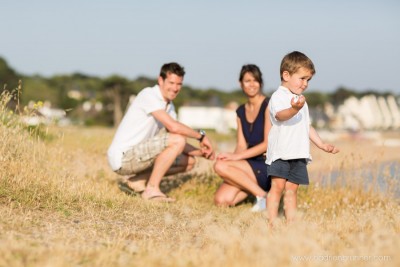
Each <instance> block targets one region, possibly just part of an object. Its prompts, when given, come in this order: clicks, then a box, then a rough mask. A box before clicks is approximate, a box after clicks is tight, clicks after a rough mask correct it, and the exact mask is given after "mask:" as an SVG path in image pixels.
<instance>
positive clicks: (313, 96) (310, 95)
mask: <svg viewBox="0 0 400 267" xmlns="http://www.w3.org/2000/svg"><path fill="white" fill-rule="evenodd" d="M304 96H305V97H306V99H307V104H308V105H309V106H310V107H312V108H315V107H321V106H323V105H324V103H325V102H327V101H329V95H328V94H327V93H321V92H306V93H304Z"/></svg>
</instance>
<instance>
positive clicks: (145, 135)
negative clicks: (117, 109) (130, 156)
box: [107, 85, 177, 171]
mask: <svg viewBox="0 0 400 267" xmlns="http://www.w3.org/2000/svg"><path fill="white" fill-rule="evenodd" d="M161 109H164V110H165V109H166V112H167V113H168V114H169V115H170V116H171V117H172V118H174V119H176V117H177V116H176V112H175V107H174V105H173V103H172V102H170V104H169V105H167V102H166V101H165V100H164V98H163V96H162V94H161V91H160V87H159V86H158V85H155V86H153V87H147V88H144V89H143V90H142V91H141V92H140V93H139V94H138V95H137V96H136V98H135V100H134V101H133V103H132V104H131V105H130V106H129V108H128V110H127V112H126V114H125V115H124V117H123V119H122V121H121V123H120V125H119V126H118V129H117V131H116V133H115V136H114V139H113V141H112V143H111V145H110V147H109V149H108V151H107V157H108V162H109V164H110V166H111V168H112V169H113V170H114V171H115V170H118V169H120V168H121V165H122V155H123V153H124V152H125V151H127V150H128V149H130V148H131V147H133V146H134V145H137V144H139V143H141V142H143V141H144V140H147V139H149V138H150V137H153V136H155V135H156V134H157V133H158V132H159V131H160V130H161V129H162V128H164V126H163V125H162V124H161V123H160V122H158V121H157V120H156V119H155V118H154V116H152V115H151V113H152V112H154V111H157V110H161Z"/></svg>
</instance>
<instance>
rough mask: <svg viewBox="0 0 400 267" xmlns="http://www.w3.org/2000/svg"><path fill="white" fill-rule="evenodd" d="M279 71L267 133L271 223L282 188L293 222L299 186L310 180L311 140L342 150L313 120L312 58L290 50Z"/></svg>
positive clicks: (334, 150) (287, 213) (327, 149)
mask: <svg viewBox="0 0 400 267" xmlns="http://www.w3.org/2000/svg"><path fill="white" fill-rule="evenodd" d="M280 74H281V86H280V87H279V88H278V90H276V91H275V92H274V93H273V94H272V96H271V99H270V102H269V105H270V119H271V123H272V128H271V130H270V132H269V136H268V149H267V159H266V163H267V165H268V175H269V176H270V177H271V180H272V185H271V190H270V191H269V193H268V200H267V211H268V218H269V222H270V224H271V225H273V223H274V220H275V219H276V217H277V216H278V208H279V202H280V199H281V196H282V193H283V192H284V199H283V201H284V210H285V216H286V220H287V222H291V221H293V220H294V218H295V214H296V209H297V188H298V187H299V185H300V184H308V183H309V181H308V173H307V167H306V165H307V163H308V162H309V161H311V155H310V141H309V140H311V141H312V142H313V143H314V144H315V145H316V146H317V147H318V148H320V149H322V150H324V151H325V152H328V153H333V154H335V153H338V152H339V149H337V148H336V147H335V146H333V145H330V144H326V143H324V142H322V140H321V138H320V137H319V135H318V134H317V132H316V131H315V129H314V128H313V127H312V126H311V123H310V116H309V112H308V106H307V103H306V99H305V97H304V96H303V95H302V93H303V92H304V91H305V90H306V89H307V86H308V82H309V81H310V80H311V78H312V76H313V75H314V74H315V69H314V64H313V63H312V61H311V60H310V59H309V58H308V57H307V56H306V55H304V54H303V53H301V52H298V51H294V52H291V53H289V54H287V55H286V56H285V57H284V58H283V59H282V62H281V69H280Z"/></svg>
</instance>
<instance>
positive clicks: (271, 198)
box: [267, 177, 286, 225]
mask: <svg viewBox="0 0 400 267" xmlns="http://www.w3.org/2000/svg"><path fill="white" fill-rule="evenodd" d="M285 183H286V179H284V178H281V177H271V190H269V192H268V197H267V211H268V219H269V223H270V224H271V225H273V223H274V220H275V219H276V217H278V209H279V202H280V200H281V196H282V192H283V189H284V188H285Z"/></svg>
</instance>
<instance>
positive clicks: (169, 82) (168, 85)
mask: <svg viewBox="0 0 400 267" xmlns="http://www.w3.org/2000/svg"><path fill="white" fill-rule="evenodd" d="M182 83H183V77H180V76H178V75H176V74H174V73H167V77H166V78H165V80H163V78H162V77H161V76H160V77H158V85H159V86H160V90H161V94H162V96H163V97H164V99H165V101H168V102H169V101H172V100H174V99H175V98H176V96H177V95H178V93H179V92H180V91H181V87H182Z"/></svg>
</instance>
